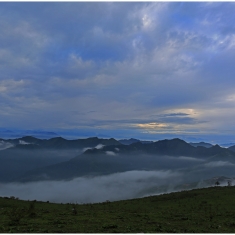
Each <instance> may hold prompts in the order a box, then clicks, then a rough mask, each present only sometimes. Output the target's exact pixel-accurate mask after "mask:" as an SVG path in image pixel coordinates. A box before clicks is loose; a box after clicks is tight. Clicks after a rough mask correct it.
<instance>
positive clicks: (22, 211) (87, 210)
mask: <svg viewBox="0 0 235 235" xmlns="http://www.w3.org/2000/svg"><path fill="white" fill-rule="evenodd" d="M0 218H1V219H0V232H1V233H9V232H12V233H234V232H235V187H211V188H205V189H195V190H191V191H183V192H177V193H170V194H164V195H160V196H151V197H146V198H141V199H133V200H126V201H117V202H104V203H97V204H83V205H75V204H54V203H47V202H39V201H33V202H32V201H21V200H17V199H8V198H0Z"/></svg>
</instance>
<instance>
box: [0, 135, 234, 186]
mask: <svg viewBox="0 0 235 235" xmlns="http://www.w3.org/2000/svg"><path fill="white" fill-rule="evenodd" d="M131 142H132V143H131ZM1 145H2V146H5V147H6V146H7V148H5V149H4V148H3V149H2V150H1V151H0V181H1V182H13V181H23V182H27V181H38V180H69V179H73V178H75V177H81V176H97V175H106V174H112V173H117V172H125V171H133V170H179V169H180V170H182V169H183V170H184V171H186V172H188V171H189V169H192V168H193V169H196V168H197V167H198V168H200V169H204V168H205V166H207V165H208V164H209V163H210V164H211V162H212V163H213V162H217V164H219V163H218V162H222V163H223V164H225V165H226V164H227V163H229V164H230V163H231V164H235V146H231V147H229V148H222V147H220V146H219V145H211V147H210V144H208V143H204V142H201V143H193V144H192V143H187V142H185V141H183V140H181V139H178V138H175V139H171V140H167V139H165V140H159V141H155V142H153V141H148V142H145V141H140V140H137V139H129V140H119V141H118V140H115V139H114V138H110V139H100V138H97V137H91V138H87V139H77V140H67V139H64V138H62V137H55V138H51V139H38V138H35V137H32V136H25V137H22V138H16V139H0V147H1ZM206 164H207V165H206ZM214 164H215V163H214ZM231 164H230V165H229V166H232V165H231ZM221 169H222V168H221ZM223 169H225V168H223ZM226 169H227V168H226ZM229 170H231V169H230V168H229ZM209 171H210V169H209V170H208V172H209ZM221 173H223V172H221Z"/></svg>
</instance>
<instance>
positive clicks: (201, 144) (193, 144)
mask: <svg viewBox="0 0 235 235" xmlns="http://www.w3.org/2000/svg"><path fill="white" fill-rule="evenodd" d="M189 144H190V145H192V146H194V147H198V146H201V147H206V148H210V147H212V146H213V145H212V144H209V143H205V142H200V143H189Z"/></svg>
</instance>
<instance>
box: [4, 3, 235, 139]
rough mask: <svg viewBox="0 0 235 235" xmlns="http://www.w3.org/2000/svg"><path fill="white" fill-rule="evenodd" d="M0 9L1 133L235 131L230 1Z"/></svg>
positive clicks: (8, 5) (234, 39)
mask: <svg viewBox="0 0 235 235" xmlns="http://www.w3.org/2000/svg"><path fill="white" fill-rule="evenodd" d="M0 6H1V10H0V11H1V14H0V30H1V32H2V33H1V35H0V45H1V46H0V64H1V65H0V73H1V76H0V92H1V93H0V98H1V101H0V107H1V111H0V114H1V123H2V125H3V126H6V127H20V128H21V127H23V128H26V127H27V128H32V129H33V128H41V127H42V126H44V128H57V129H59V128H64V129H66V128H69V129H71V128H87V126H93V127H95V126H99V125H101V126H103V127H102V128H110V129H112V128H115V127H112V126H111V125H112V124H113V123H117V124H118V122H119V126H120V125H123V124H124V123H125V125H126V127H125V128H126V129H125V128H124V127H123V128H124V129H123V130H128V128H130V125H131V124H135V123H136V121H135V119H136V118H137V117H138V120H139V121H138V122H139V123H146V122H165V123H172V124H174V125H175V127H176V125H178V124H185V126H186V128H185V127H182V126H181V127H180V128H181V130H182V131H184V130H185V133H186V132H187V130H188V129H187V128H191V129H192V128H195V129H197V130H198V131H199V130H201V129H203V130H207V131H208V134H211V136H213V135H214V134H215V133H213V135H212V131H211V130H216V129H217V134H219V133H222V132H226V133H228V132H227V131H226V125H227V124H228V123H229V125H230V127H231V126H232V128H234V127H233V123H232V121H229V119H230V120H232V119H233V118H232V117H233V115H234V114H233V111H232V110H233V108H234V105H233V100H234V99H235V98H234V91H233V86H234V79H233V78H234V75H235V74H234V69H233V61H234V48H235V37H234V32H235V27H234V24H233V22H234V20H235V19H234V17H235V16H234V14H233V12H234V8H235V4H234V3H232V2H231V3H230V2H229V3H220V2H218V3H217V2H216V3H212V2H208V3H197V2H182V3H176V2H172V3H166V2H156V3H154V2H149V3H145V2H144V3H138V2H137V3H133V2H130V3H126V2H124V3H121V2H120V3H111V2H104V3H99V2H93V3H92V2H88V3H86V2H51V3H43V2H22V3H19V2H2V3H0ZM29 100H30V102H29ZM225 108H226V109H225ZM188 109H191V110H193V112H194V113H196V114H195V115H194V114H193V112H192V113H188V112H187V110H188ZM221 109H223V112H220V110H221ZM91 110H95V111H96V113H89V112H90V111H91ZM134 110H139V111H134ZM182 110H183V111H182ZM162 113H164V115H165V113H168V116H167V115H165V116H161V115H162ZM170 113H172V114H173V115H169V114H170ZM174 113H175V114H177V113H187V114H188V115H175V114H174ZM159 115H160V116H159ZM16 117H17V120H16ZM152 117H153V118H152ZM155 117H156V118H155ZM154 119H155V120H154ZM110 120H114V121H113V123H112V121H110ZM125 120H127V121H125ZM129 120H130V121H129ZM220 120H226V125H223V124H222V122H221V121H220ZM105 122H106V126H105V127H104V125H103V123H105ZM26 123H27V125H26ZM42 123H43V124H42ZM203 123H204V125H203ZM128 125H129V126H128ZM190 125H191V127H189V126H190ZM117 126H118V125H117ZM132 127H133V126H132ZM177 128H178V127H177ZM169 130H171V131H173V130H174V128H170V129H169ZM118 131H119V130H117V132H118ZM137 132H138V133H139V136H141V133H140V132H139V130H138V131H137Z"/></svg>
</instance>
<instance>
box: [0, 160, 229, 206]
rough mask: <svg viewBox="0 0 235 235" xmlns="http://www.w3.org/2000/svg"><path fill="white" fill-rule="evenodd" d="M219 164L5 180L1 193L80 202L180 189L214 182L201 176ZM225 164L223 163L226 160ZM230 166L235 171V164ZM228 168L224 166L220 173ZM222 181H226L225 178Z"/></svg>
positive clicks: (214, 172) (0, 185)
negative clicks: (70, 177) (66, 178)
mask: <svg viewBox="0 0 235 235" xmlns="http://www.w3.org/2000/svg"><path fill="white" fill-rule="evenodd" d="M218 165H219V162H218V163H216V164H211V165H210V166H205V168H204V169H198V168H195V169H194V170H193V171H182V172H180V171H175V170H174V171H173V170H157V171H127V172H122V173H115V174H110V175H106V176H96V177H78V178H75V179H73V180H70V181H40V182H30V183H6V184H5V183H4V184H0V196H7V197H10V196H15V197H18V198H19V199H23V200H38V201H50V202H56V203H79V204H81V203H95V202H104V201H106V200H109V201H116V200H124V199H131V198H140V197H144V196H149V195H157V194H161V193H169V192H172V191H181V190H185V189H186V188H187V189H190V188H197V187H206V186H214V185H215V184H214V182H211V183H209V184H208V185H205V184H203V182H202V179H203V178H204V177H207V176H208V177H213V176H215V175H216V168H218ZM222 165H223V166H224V163H222ZM229 167H231V166H229ZM208 169H209V171H207V170H208ZM230 170H233V171H234V168H233V169H230ZM226 171H227V170H226V169H225V168H224V169H223V171H219V172H218V173H222V172H224V173H225V172H226ZM208 172H209V173H208ZM202 174H204V176H203V175H202ZM191 176H192V178H191V179H190V177H191ZM195 179H197V180H198V181H197V182H196V184H195V185H191V186H190V185H188V184H187V183H190V182H191V183H192V182H193V181H194V180H195ZM232 184H233V182H232ZM221 185H226V182H224V183H223V184H221ZM187 186H188V187H187ZM185 187H186V188H185Z"/></svg>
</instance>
